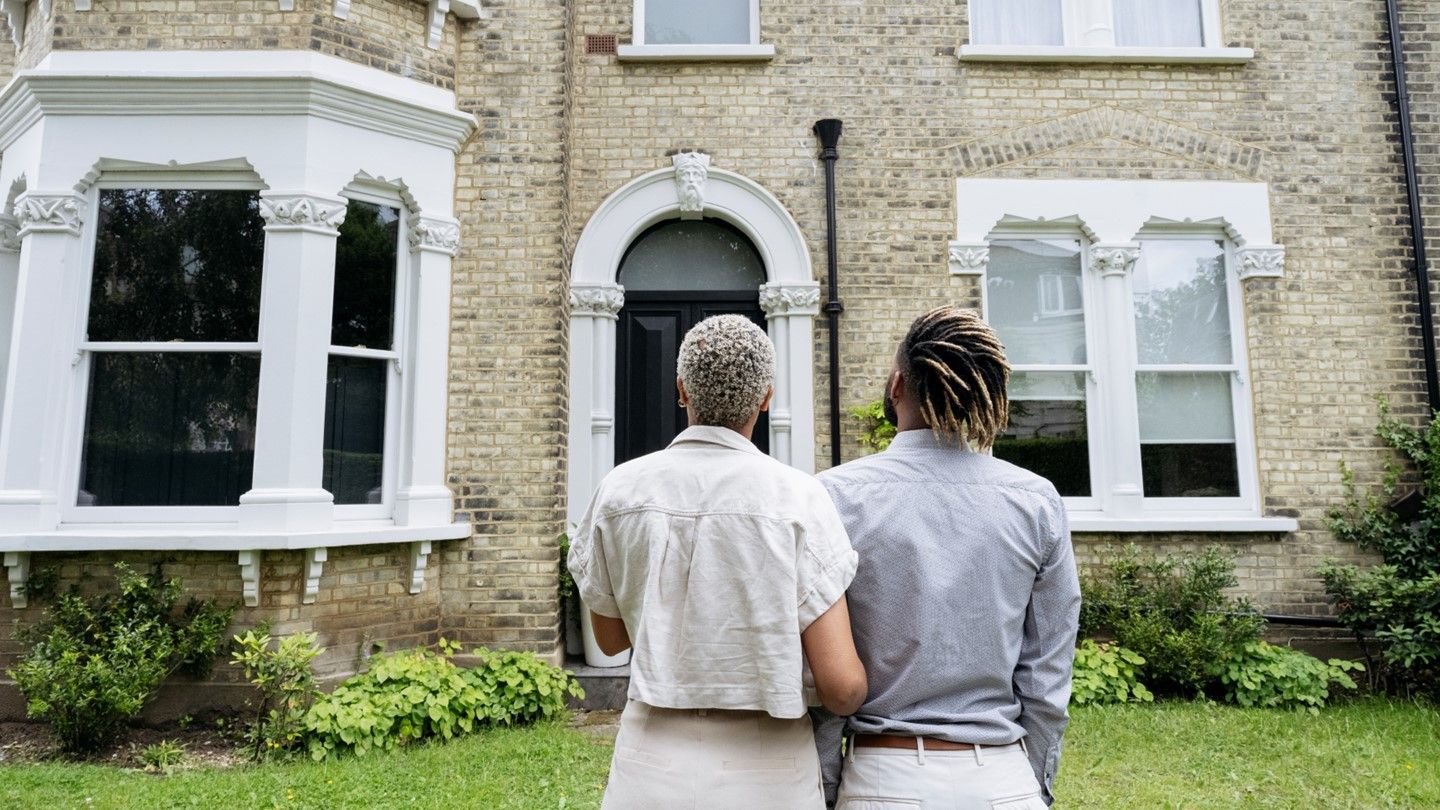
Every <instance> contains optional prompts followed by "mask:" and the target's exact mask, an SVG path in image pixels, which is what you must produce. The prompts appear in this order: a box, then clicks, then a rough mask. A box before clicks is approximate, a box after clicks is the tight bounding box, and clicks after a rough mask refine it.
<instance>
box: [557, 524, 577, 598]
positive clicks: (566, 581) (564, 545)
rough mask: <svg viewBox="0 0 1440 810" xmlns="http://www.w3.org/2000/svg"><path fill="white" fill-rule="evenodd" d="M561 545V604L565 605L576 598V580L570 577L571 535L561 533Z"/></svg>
mask: <svg viewBox="0 0 1440 810" xmlns="http://www.w3.org/2000/svg"><path fill="white" fill-rule="evenodd" d="M558 541H559V545H560V602H561V603H562V604H563V603H565V602H568V601H570V600H571V599H574V598H575V578H574V577H572V576H570V566H569V565H568V564H567V561H568V560H569V558H570V533H569V532H561V533H560V537H559V538H558Z"/></svg>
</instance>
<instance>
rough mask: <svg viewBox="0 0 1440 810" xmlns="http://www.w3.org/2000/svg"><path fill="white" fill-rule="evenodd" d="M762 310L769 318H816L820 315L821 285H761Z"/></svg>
mask: <svg viewBox="0 0 1440 810" xmlns="http://www.w3.org/2000/svg"><path fill="white" fill-rule="evenodd" d="M760 309H762V310H764V311H765V317H767V318H782V317H787V316H792V315H799V316H804V317H811V318H813V317H815V316H816V315H818V314H819V313H820V285H819V283H816V282H811V283H809V284H775V283H771V284H762V285H760Z"/></svg>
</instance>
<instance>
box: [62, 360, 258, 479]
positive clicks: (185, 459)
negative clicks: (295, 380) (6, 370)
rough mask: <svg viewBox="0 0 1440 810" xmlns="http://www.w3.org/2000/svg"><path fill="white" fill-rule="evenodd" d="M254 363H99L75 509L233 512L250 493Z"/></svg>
mask: <svg viewBox="0 0 1440 810" xmlns="http://www.w3.org/2000/svg"><path fill="white" fill-rule="evenodd" d="M259 380H260V358H259V357H258V356H254V355H242V354H219V353H216V354H211V353H204V354H198V353H197V354H190V353H185V354H178V353H171V354H161V353H136V354H96V355H95V356H94V357H93V358H92V359H91V362H90V397H89V407H88V410H87V415H86V424H85V447H84V456H83V458H82V461H81V479H80V488H81V492H80V497H79V503H80V505H82V506H87V505H88V506H233V505H235V504H237V503H239V499H240V495H241V494H242V493H244V492H245V491H247V490H248V489H250V481H251V471H252V469H253V467H254V459H255V401H256V391H257V389H258V387H259Z"/></svg>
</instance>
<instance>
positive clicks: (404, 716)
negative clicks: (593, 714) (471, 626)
mask: <svg viewBox="0 0 1440 810" xmlns="http://www.w3.org/2000/svg"><path fill="white" fill-rule="evenodd" d="M457 649H458V645H455V644H451V643H447V642H445V641H444V640H442V641H441V642H440V650H441V651H440V652H439V653H436V652H433V651H431V650H428V649H425V648H416V649H413V650H409V651H406V652H400V653H393V654H388V655H377V656H375V658H373V659H372V660H371V663H370V669H369V671H367V672H364V673H362V674H360V675H356V676H354V677H352V678H348V679H346V680H345V681H344V682H343V683H341V684H340V685H339V686H338V687H336V688H335V691H334V692H332V693H330V694H329V695H326V696H324V697H322V698H320V699H319V700H317V701H316V702H315V704H314V705H313V706H311V707H310V711H309V712H308V713H307V714H306V716H305V728H306V732H307V735H308V738H309V739H308V744H309V748H310V755H311V756H312V757H314V758H315V759H325V758H327V757H332V756H336V755H338V754H341V753H344V752H346V751H350V752H353V753H355V754H365V753H367V752H368V751H370V750H371V749H372V748H378V749H381V750H389V749H391V748H395V747H396V746H401V745H407V744H410V743H412V742H416V741H419V740H424V739H430V738H440V739H450V738H451V737H454V736H456V735H458V734H466V733H469V732H472V731H474V730H475V729H476V728H478V727H480V726H482V725H485V724H503V725H510V724H513V723H517V722H529V721H532V720H536V719H539V718H542V717H551V716H554V715H557V714H560V713H561V712H563V711H564V710H565V699H566V696H567V695H575V696H576V697H582V696H583V695H584V692H583V691H582V690H581V689H580V687H579V684H577V683H576V682H575V679H574V677H573V676H572V675H570V673H568V672H566V671H564V670H562V669H558V668H556V667H552V666H550V665H549V664H546V663H544V662H543V661H541V660H540V659H538V658H536V657H535V656H534V655H533V654H531V653H513V652H510V653H492V652H490V651H489V650H484V649H481V650H476V651H475V654H476V655H477V656H479V657H480V658H481V661H482V663H481V665H480V666H478V667H476V668H474V669H468V670H467V669H462V668H460V667H458V666H456V665H455V663H454V662H453V661H452V660H451V658H452V657H453V656H454V654H455V652H456V650H457Z"/></svg>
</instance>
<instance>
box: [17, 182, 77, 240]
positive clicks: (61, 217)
mask: <svg viewBox="0 0 1440 810" xmlns="http://www.w3.org/2000/svg"><path fill="white" fill-rule="evenodd" d="M84 205H85V200H84V199H83V198H81V197H80V196H79V195H78V194H72V193H70V192H61V193H58V194H47V193H43V192H31V191H27V192H25V193H23V194H21V195H20V198H19V199H17V200H16V201H15V207H14V209H13V210H12V211H11V214H12V215H13V216H14V217H15V224H16V226H17V228H18V236H19V237H20V238H24V237H25V235H26V234H30V233H63V234H69V235H70V236H79V235H80V225H81V222H82V221H83V219H84V218H83V216H82V215H81V211H83V210H84Z"/></svg>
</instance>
